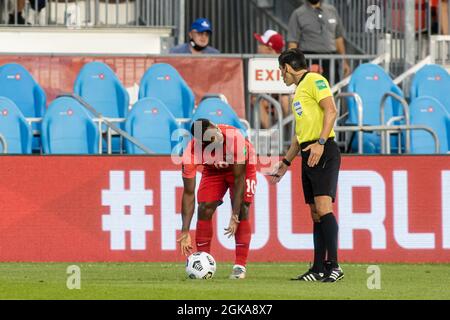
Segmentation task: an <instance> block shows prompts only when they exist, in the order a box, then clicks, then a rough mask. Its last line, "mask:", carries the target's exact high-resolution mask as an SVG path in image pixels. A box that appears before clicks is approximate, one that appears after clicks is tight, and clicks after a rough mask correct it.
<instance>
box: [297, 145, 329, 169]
mask: <svg viewBox="0 0 450 320" xmlns="http://www.w3.org/2000/svg"><path fill="white" fill-rule="evenodd" d="M324 149H325V147H324V146H323V145H320V144H319V143H318V142H316V143H314V144H310V145H309V146H308V147H307V148H306V149H303V150H302V151H303V152H308V151H310V152H311V153H310V154H309V158H308V166H309V167H311V168H314V167H315V166H317V164H318V163H319V161H320V158H322V155H323V150H324Z"/></svg>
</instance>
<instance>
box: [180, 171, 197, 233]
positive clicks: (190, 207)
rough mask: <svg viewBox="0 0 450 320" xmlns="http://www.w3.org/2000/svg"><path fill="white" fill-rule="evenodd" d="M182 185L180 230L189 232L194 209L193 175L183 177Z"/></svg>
mask: <svg viewBox="0 0 450 320" xmlns="http://www.w3.org/2000/svg"><path fill="white" fill-rule="evenodd" d="M183 185H184V189H183V199H182V202H181V218H182V220H183V227H182V229H181V232H183V233H189V229H190V228H191V221H192V217H193V216H194V209H195V177H194V178H183Z"/></svg>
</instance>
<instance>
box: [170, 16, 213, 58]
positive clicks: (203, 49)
mask: <svg viewBox="0 0 450 320" xmlns="http://www.w3.org/2000/svg"><path fill="white" fill-rule="evenodd" d="M211 34H212V27H211V22H210V21H209V20H208V19H206V18H199V19H197V20H195V21H194V22H193V23H192V25H191V29H190V32H189V42H187V43H183V44H180V45H179V46H176V47H174V48H172V49H171V50H170V53H174V54H175V53H178V54H183V53H184V54H220V51H219V50H217V49H215V48H213V47H211V46H209V40H210V38H211Z"/></svg>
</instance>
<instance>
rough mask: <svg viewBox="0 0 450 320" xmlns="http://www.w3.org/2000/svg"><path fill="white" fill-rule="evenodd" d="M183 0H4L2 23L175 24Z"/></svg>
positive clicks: (138, 25)
mask: <svg viewBox="0 0 450 320" xmlns="http://www.w3.org/2000/svg"><path fill="white" fill-rule="evenodd" d="M179 3H180V1H179V0H3V1H1V2H0V26H1V25H3V26H6V25H7V26H22V27H26V26H34V25H35V26H65V27H172V28H175V27H176V26H178V25H179V20H180V16H179V14H178V13H179V12H180V9H179Z"/></svg>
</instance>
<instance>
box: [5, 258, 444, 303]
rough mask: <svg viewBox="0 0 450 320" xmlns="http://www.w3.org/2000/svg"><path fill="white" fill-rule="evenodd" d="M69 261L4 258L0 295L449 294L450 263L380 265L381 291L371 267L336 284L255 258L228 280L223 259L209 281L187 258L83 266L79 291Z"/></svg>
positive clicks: (358, 268) (351, 268)
mask: <svg viewBox="0 0 450 320" xmlns="http://www.w3.org/2000/svg"><path fill="white" fill-rule="evenodd" d="M69 265H71V264H67V263H65V264H61V263H52V264H32V263H2V264H0V299H152V300H153V299H157V300H197V299H202V300H209V299H211V300H220V299H224V300H235V299H237V300H239V299H244V300H280V299H282V300H305V299H308V300H316V299H364V300H371V299H446V300H448V299H450V265H448V264H446V265H445V264H441V265H437V264H436V265H433V264H427V265H411V264H408V265H405V264H381V265H379V267H380V269H381V289H380V290H369V289H368V288H367V279H368V278H369V277H370V274H368V273H367V267H368V265H355V264H343V265H342V267H343V269H344V272H345V274H346V278H345V279H344V280H343V281H341V282H339V283H335V284H327V283H302V282H298V281H290V280H289V279H290V277H292V276H295V275H297V274H299V273H300V272H303V271H305V270H306V269H307V265H306V264H305V263H289V264H287V263H273V264H269V263H252V264H250V265H249V266H248V272H247V279H245V280H243V281H242V280H239V281H236V280H228V275H229V273H230V271H231V265H230V264H222V263H219V264H218V271H217V273H216V275H215V277H214V279H212V280H188V279H186V276H185V272H184V265H182V264H167V263H165V264H161V263H124V264H114V263H95V264H75V265H78V266H79V267H80V269H81V289H80V290H69V289H67V286H66V282H67V278H68V276H69V275H68V274H67V273H66V271H67V267H68V266H69Z"/></svg>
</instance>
